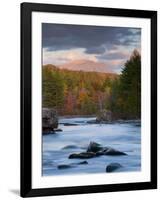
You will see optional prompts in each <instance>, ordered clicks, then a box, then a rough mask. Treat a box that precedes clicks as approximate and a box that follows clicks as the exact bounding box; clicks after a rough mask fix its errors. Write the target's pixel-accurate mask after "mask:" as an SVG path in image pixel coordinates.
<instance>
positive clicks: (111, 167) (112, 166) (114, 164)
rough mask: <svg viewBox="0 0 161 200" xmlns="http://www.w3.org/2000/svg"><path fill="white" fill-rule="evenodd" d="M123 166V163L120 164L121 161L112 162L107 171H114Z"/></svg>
mask: <svg viewBox="0 0 161 200" xmlns="http://www.w3.org/2000/svg"><path fill="white" fill-rule="evenodd" d="M121 167H123V166H122V165H120V164H119V163H110V164H109V165H107V167H106V172H113V171H115V170H117V169H119V168H121Z"/></svg>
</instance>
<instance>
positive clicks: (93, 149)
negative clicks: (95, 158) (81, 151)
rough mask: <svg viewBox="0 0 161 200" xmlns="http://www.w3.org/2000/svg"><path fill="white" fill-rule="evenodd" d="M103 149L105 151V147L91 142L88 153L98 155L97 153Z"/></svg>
mask: <svg viewBox="0 0 161 200" xmlns="http://www.w3.org/2000/svg"><path fill="white" fill-rule="evenodd" d="M102 149H103V147H102V146H101V145H100V144H98V143H96V142H90V144H89V145H88V149H87V152H94V153H96V152H98V151H100V150H102Z"/></svg>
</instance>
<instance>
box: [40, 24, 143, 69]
mask: <svg viewBox="0 0 161 200" xmlns="http://www.w3.org/2000/svg"><path fill="white" fill-rule="evenodd" d="M42 47H43V64H54V65H62V64H66V63H70V62H72V61H76V60H87V61H93V62H100V63H105V64H106V66H108V69H107V70H109V71H110V72H117V73H120V72H121V69H122V66H123V64H124V63H125V62H126V60H127V59H129V57H130V55H131V53H132V51H133V50H134V49H138V50H139V51H140V50H141V29H140V28H128V27H108V26H87V25H69V24H68V25H67V24H48V23H43V24H42Z"/></svg>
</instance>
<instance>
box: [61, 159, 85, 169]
mask: <svg viewBox="0 0 161 200" xmlns="http://www.w3.org/2000/svg"><path fill="white" fill-rule="evenodd" d="M86 164H88V162H87V161H86V160H84V161H82V162H79V163H70V164H61V165H58V166H57V168H58V169H68V168H72V167H76V166H77V165H86Z"/></svg>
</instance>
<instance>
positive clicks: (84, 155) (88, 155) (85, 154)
mask: <svg viewBox="0 0 161 200" xmlns="http://www.w3.org/2000/svg"><path fill="white" fill-rule="evenodd" d="M95 156H96V154H95V153H93V152H82V153H73V154H70V155H69V157H68V158H69V159H73V158H80V159H87V158H93V157H95Z"/></svg>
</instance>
